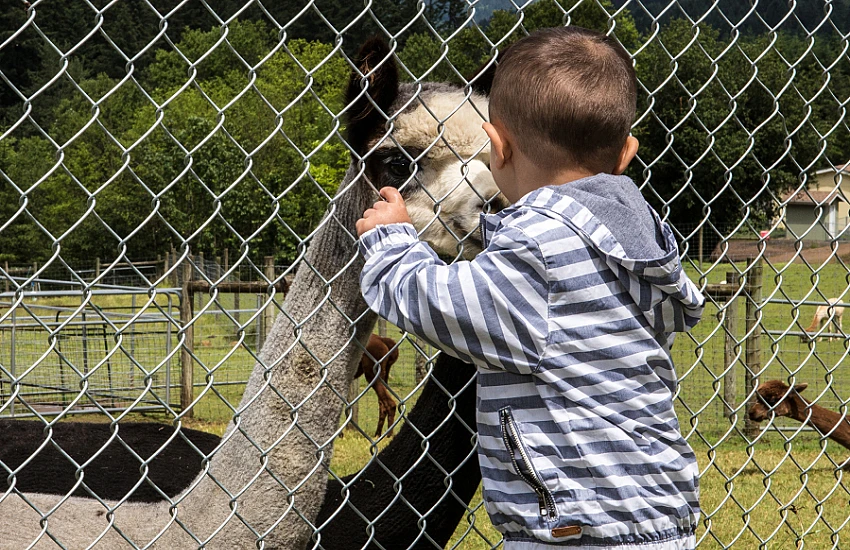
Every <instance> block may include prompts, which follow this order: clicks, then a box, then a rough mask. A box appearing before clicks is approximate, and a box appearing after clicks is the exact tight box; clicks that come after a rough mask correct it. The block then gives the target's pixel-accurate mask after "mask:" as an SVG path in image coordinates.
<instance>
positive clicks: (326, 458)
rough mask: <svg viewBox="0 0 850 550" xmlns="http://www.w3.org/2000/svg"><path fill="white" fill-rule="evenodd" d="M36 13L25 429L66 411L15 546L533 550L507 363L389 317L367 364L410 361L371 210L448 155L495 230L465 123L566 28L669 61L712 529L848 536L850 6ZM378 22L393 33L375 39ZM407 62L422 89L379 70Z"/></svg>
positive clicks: (678, 200) (13, 481) (10, 159)
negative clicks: (371, 278)
mask: <svg viewBox="0 0 850 550" xmlns="http://www.w3.org/2000/svg"><path fill="white" fill-rule="evenodd" d="M273 4H274V5H273ZM0 21H2V25H0V193H2V198H3V200H0V265H1V267H0V275H2V285H3V286H0V290H2V293H0V343H2V345H0V430H3V431H4V432H5V433H7V434H12V433H15V434H17V433H19V431H15V430H26V429H30V431H29V432H26V433H28V434H29V435H28V436H26V437H28V438H29V439H28V440H26V441H24V439H26V437H25V436H17V435H16V436H14V439H15V445H19V448H16V449H17V450H16V449H13V448H12V447H13V446H14V445H12V441H11V440H12V436H11V435H9V436H8V437H0V473H2V475H0V489H2V490H1V491H0V515H2V517H0V524H2V525H4V527H0V548H10V549H11V548H55V547H60V548H72V547H73V548H76V547H91V546H93V545H96V547H97V548H109V549H111V548H150V547H156V548H198V547H202V546H203V547H221V548H254V547H256V548H299V549H300V548H325V549H331V548H339V549H343V548H344V549H349V548H385V549H396V548H414V547H415V548H443V547H446V548H459V549H470V550H472V549H475V550H477V549H485V548H497V547H499V546H500V544H501V536H500V534H499V533H498V532H497V531H496V530H495V529H494V528H493V527H492V526H491V525H490V522H489V520H488V517H487V514H486V512H485V510H484V508H483V503H482V499H481V493H480V488H478V480H479V479H480V477H476V476H479V474H478V473H477V459H476V455H475V450H474V446H475V437H476V435H475V431H474V425H475V419H474V372H473V371H471V370H464V368H463V367H462V366H461V365H457V364H454V363H450V359H448V358H445V357H442V358H440V357H438V356H437V355H436V354H435V352H434V350H433V349H431V348H428V347H427V346H424V345H423V344H421V343H420V342H418V341H416V340H415V338H413V337H412V336H411V335H406V334H403V333H401V332H399V331H398V330H397V329H394V328H393V327H382V328H381V329H380V331H381V332H383V333H384V334H385V335H386V336H388V337H390V338H392V339H393V340H395V341H396V342H397V347H398V350H399V351H400V357H399V359H398V360H397V361H396V363H395V365H391V366H392V369H391V370H390V374H389V376H388V377H387V378H386V380H382V379H381V377H380V376H377V377H374V378H372V377H371V376H367V377H364V378H359V379H357V381H356V382H355V383H354V384H353V385H352V384H351V383H350V380H351V376H352V374H353V373H354V370H355V368H356V365H357V364H358V363H360V362H361V361H363V362H364V364H365V365H366V367H367V368H368V369H373V368H374V367H375V366H376V362H379V361H380V360H381V359H382V357H379V356H376V355H374V354H370V353H367V354H366V355H365V356H364V352H365V351H366V350H367V347H366V346H367V338H368V335H369V334H371V333H372V332H373V330H375V331H377V330H378V329H376V328H373V327H375V322H376V319H375V317H374V316H373V315H372V314H370V313H368V312H367V311H366V310H365V307H364V305H363V303H362V301H361V299H360V297H359V287H358V284H357V280H358V274H359V270H360V266H361V263H360V261H361V260H359V256H358V253H357V250H356V241H355V236H354V233H353V221H354V220H356V219H357V217H359V214H360V213H361V212H362V211H363V208H364V206H365V205H367V204H370V203H371V202H372V201H373V200H374V199H373V197H374V194H373V190H374V189H375V188H377V187H380V186H382V185H383V184H384V183H385V182H386V181H387V179H386V178H393V177H395V178H399V177H402V178H406V177H408V176H409V172H408V165H409V163H410V161H416V162H417V163H418V164H419V172H418V176H417V183H418V188H417V190H415V191H411V193H414V192H415V193H418V194H417V195H416V198H415V199H412V200H411V201H410V202H411V203H412V202H418V203H419V204H424V205H425V206H424V207H423V212H425V213H426V214H424V215H423V218H422V219H420V220H417V223H418V225H419V227H418V229H419V230H420V231H423V230H424V231H423V238H426V239H428V240H430V241H431V242H432V243H436V244H435V246H436V247H438V248H439V250H440V251H441V253H442V254H443V255H444V256H446V257H454V258H459V257H462V256H463V255H465V254H466V255H468V254H469V253H470V252H474V251H475V250H476V242H475V239H476V236H475V232H474V231H473V230H471V229H470V228H469V227H467V226H466V225H464V223H463V221H462V220H464V219H469V220H473V222H472V223H473V226H474V225H475V224H477V215H478V213H479V212H481V211H482V209H487V208H490V207H491V206H492V204H494V203H493V202H492V199H493V197H492V196H491V195H489V194H488V193H489V192H490V190H491V188H488V187H487V185H484V184H482V181H484V180H483V179H482V178H481V177H479V176H478V175H476V174H477V173H475V172H474V170H473V168H474V165H475V163H476V162H478V161H477V160H476V159H477V158H478V157H479V156H480V154H481V153H482V151H484V150H485V147H486V146H485V144H484V142H483V141H482V142H481V143H480V144H475V145H474V146H473V147H472V148H471V149H470V148H469V146H468V144H465V145H464V144H460V143H457V142H452V137H453V136H456V135H458V134H457V132H455V130H454V129H455V128H457V127H459V126H460V125H463V124H466V125H467V126H468V127H469V128H471V129H472V130H473V131H477V130H478V129H479V128H480V124H481V122H482V121H483V120H484V118H485V117H486V113H487V109H486V99H484V98H483V97H482V96H479V95H474V94H473V93H472V90H473V88H474V87H475V85H476V82H475V79H474V75H476V74H477V71H478V69H479V68H480V67H482V66H486V65H487V64H488V63H489V64H492V62H493V60H494V59H495V60H497V59H498V52H499V51H503V50H504V48H506V47H507V46H509V45H510V44H511V43H512V42H514V41H515V40H517V39H518V38H520V37H522V36H523V35H525V34H526V33H528V32H531V31H533V30H535V29H537V28H542V27H549V26H558V25H581V26H585V27H589V28H594V29H597V30H601V31H604V32H606V33H609V34H611V35H612V36H614V37H616V38H617V39H618V40H619V41H620V43H622V44H623V46H624V47H625V48H626V49H627V50H628V51H629V52H630V53H631V55H632V56H633V59H634V63H635V68H636V71H637V74H638V78H639V98H638V116H637V120H636V122H635V124H634V127H633V134H634V135H635V136H636V137H637V138H638V139H639V140H640V143H641V146H640V150H639V152H638V156H637V158H636V159H635V161H634V162H633V164H632V166H631V167H630V169H629V172H628V174H629V175H630V176H631V177H632V178H633V179H634V180H635V181H636V182H637V184H638V185H639V187H640V188H641V190H642V192H643V194H644V196H645V197H646V199H647V200H648V201H649V202H650V203H651V204H652V205H653V206H654V207H655V208H656V209H657V210H658V211H659V213H661V215H662V216H663V217H664V218H665V219H666V220H667V221H668V222H669V223H670V224H671V226H672V227H673V228H674V232H675V233H676V236H677V238H678V240H679V244H680V250H681V252H682V255H683V260H684V261H683V263H684V265H685V269H686V270H687V271H688V273H689V274H690V275H691V277H692V278H693V279H694V280H695V281H698V282H699V285H700V286H701V288H702V289H703V290H704V291H705V294H706V296H707V298H708V305H707V310H706V313H705V316H704V320H703V321H702V322H701V324H700V325H698V327H697V328H696V329H695V330H694V331H693V332H692V333H691V334H689V335H687V336H682V337H680V338H679V339H678V340H677V342H676V346H675V349H674V350H673V353H674V357H675V363H676V366H677V370H678V375H679V378H680V384H679V388H678V392H677V394H676V409H677V413H678V415H679V421H680V424H681V426H682V430H683V432H684V433H685V435H686V437H687V438H688V441H689V442H690V444H691V445H692V446H693V448H694V450H695V451H696V454H697V457H698V461H699V466H700V474H701V478H700V479H701V482H700V483H701V506H702V510H703V515H702V518H701V521H702V523H701V525H700V527H699V529H698V531H697V538H698V545H699V548H705V549H709V548H736V549H737V548H741V549H748V548H753V549H756V548H759V549H761V548H797V549H801V548H841V547H843V546H846V543H845V542H843V541H844V540H845V539H846V538H847V535H846V534H845V530H846V529H845V526H846V525H847V524H848V521H850V515H848V511H847V510H848V507H847V503H848V499H850V490H848V488H847V485H846V483H845V481H844V479H843V475H844V470H843V467H844V465H845V460H846V458H847V456H848V453H850V450H848V449H850V424H848V421H847V420H846V419H845V414H846V412H847V404H848V401H849V400H850V375H848V374H847V372H846V371H845V365H844V363H845V361H846V358H847V355H848V349H850V348H848V341H850V340H848V337H847V332H846V330H845V329H844V328H843V325H842V316H843V313H844V309H843V308H844V307H846V306H847V305H850V296H848V289H850V269H848V264H847V260H848V258H850V249H848V241H847V238H848V237H847V236H848V233H850V232H848V225H847V220H848V215H850V206H848V205H850V202H848V196H850V178H849V176H850V168H848V161H850V127H848V123H847V111H846V108H847V102H848V99H850V96H848V93H850V92H848V91H850V55H848V50H850V40H848V36H850V2H846V1H844V0H841V1H831V2H830V1H823V0H805V1H801V2H792V3H785V2H780V1H779V0H749V1H747V2H740V1H733V0H720V1H718V2H711V3H709V2H700V1H698V0H674V1H668V0H539V1H531V2H526V3H516V2H514V1H513V0H478V1H471V0H428V1H421V0H420V1H413V0H402V1H400V2H396V1H393V2H390V1H389V0H386V1H385V0H380V1H370V2H365V3H350V2H342V1H337V0H321V1H319V0H316V1H310V2H284V3H271V2H263V1H261V0H189V1H185V0H184V1H177V0H113V1H106V0H76V1H73V2H67V1H66V2H59V1H54V0H36V1H30V2H27V1H19V0H6V2H5V3H4V6H3V9H2V10H0ZM375 35H377V36H380V37H382V38H383V39H384V40H385V41H386V43H387V44H388V47H389V50H388V51H389V55H388V56H387V57H386V58H385V59H383V60H372V62H373V64H372V65H369V64H366V65H363V64H359V63H358V57H357V55H356V54H357V51H358V49H359V48H360V46H361V44H363V43H365V42H366V41H367V40H368V39H369V38H370V37H372V36H375ZM374 63H377V66H376V65H375V64H374ZM389 65H395V66H396V67H397V69H398V79H399V81H400V82H397V83H394V84H393V88H392V90H390V91H391V93H392V94H393V95H394V96H395V97H396V98H397V99H399V98H400V99H399V102H398V103H395V104H393V105H394V109H395V108H396V107H398V106H401V107H403V108H401V109H398V110H389V109H387V107H388V105H381V104H380V98H376V97H372V96H369V97H371V99H368V98H367V95H368V94H369V93H370V86H372V87H373V88H374V87H375V86H376V82H378V78H377V75H379V74H381V72H380V71H381V67H386V66H389ZM352 73H354V74H355V80H354V81H355V82H357V83H358V84H359V86H360V87H361V88H360V93H359V94H355V96H353V97H352V96H351V95H350V93H351V92H350V90H349V95H348V96H346V84H347V83H348V81H349V75H351V74H352ZM428 82H447V83H449V84H450V85H451V87H440V88H434V87H429V85H428V84H427V83H428ZM364 105H374V106H375V107H379V108H381V109H382V110H385V111H386V112H385V113H384V115H385V116H379V117H375V116H365V117H362V118H358V116H357V115H358V113H361V111H362V113H368V112H369V108H368V107H367V108H365V110H363V109H364ZM373 114H374V113H373ZM460 119H463V122H458V121H459V120H460ZM351 120H355V121H358V123H359V128H360V130H358V131H359V132H365V137H364V135H360V137H357V136H356V135H354V134H353V133H352V127H353V126H352V124H349V121H351ZM453 132H455V133H453ZM355 138H356V139H355ZM482 139H483V138H482ZM376 143H383V144H384V145H385V146H387V145H390V144H392V145H393V147H395V148H396V150H397V151H401V152H402V153H399V154H400V155H401V156H400V157H399V158H396V157H388V156H386V155H384V156H381V155H382V154H383V153H382V151H381V150H379V149H378V148H377V146H376ZM423 143H424V144H425V145H424V146H422V144H423ZM411 144H418V145H411ZM437 150H439V151H446V154H445V155H444V157H440V158H449V159H450V160H449V161H441V162H444V163H447V164H445V166H448V168H440V169H439V170H444V171H443V172H440V171H439V170H438V169H437V167H435V166H432V165H428V164H427V163H428V162H430V161H429V160H428V159H430V158H432V156H433V155H431V153H434V151H437ZM440 154H442V153H440ZM429 155H431V156H429ZM352 159H353V160H352ZM396 165H399V166H401V168H398V166H396ZM470 205H473V206H470ZM473 207H474V208H473ZM458 220H461V221H458ZM447 243H448V244H447ZM95 258H100V259H98V260H97V261H96V262H95V261H94V260H95ZM154 258H156V260H154ZM204 258H206V260H205V259H204ZM10 266H11V267H10ZM364 357H365V359H364ZM441 361H442V362H441ZM381 368H385V367H384V366H382V367H381ZM771 381H779V382H781V383H784V384H787V385H788V386H793V387H794V389H789V388H787V387H785V386H777V385H775V384H776V383H774V382H771ZM766 382H770V383H771V384H774V385H773V386H770V384H768V386H762V384H764V383H766ZM770 387H772V388H773V389H774V390H775V389H776V388H783V389H781V391H780V393H779V394H778V395H768V393H767V392H768V389H767V388H770ZM470 388H472V391H471V390H470ZM381 390H385V391H381ZM801 393H802V396H803V397H804V398H806V399H807V400H808V401H803V400H802V398H801V397H800V394H801ZM387 396H389V401H387ZM760 396H761V397H760ZM387 402H389V403H390V406H391V408H394V409H397V410H398V414H397V415H396V417H395V421H394V422H393V423H391V427H392V428H393V429H394V431H395V433H396V435H395V436H394V438H392V439H391V438H390V437H389V434H388V430H389V427H387V426H385V427H384V428H383V429H380V430H378V434H377V435H375V431H376V425H377V422H378V419H379V415H380V414H381V413H380V411H381V410H382V409H381V407H382V406H383V405H385V404H386V403H387ZM765 402H767V403H769V404H770V405H771V406H772V408H771V410H768V411H767V414H766V415H762V416H759V415H757V414H754V415H748V408H749V407H750V406H752V405H757V404H764V403H765ZM809 403H811V406H810V405H809ZM789 404H790V406H789ZM81 412H84V413H86V414H85V415H79V414H77V413H81ZM12 418H14V420H10V419H12ZM4 422H5V423H4ZM139 422H144V423H148V424H150V423H156V424H158V425H159V426H161V427H162V428H161V430H160V432H159V433H160V435H158V436H157V435H155V434H154V435H151V432H145V434H146V435H145V436H144V438H142V439H143V441H142V440H139V441H134V439H133V434H134V432H133V430H134V429H136V428H135V427H134V426H136V425H137V423H139ZM16 423H17V424H16ZM22 423H23V424H22ZM98 426H101V427H102V426H108V428H107V431H105V432H104V431H100V432H97V430H98V429H100V428H98ZM70 429H73V430H77V431H75V432H74V434H76V435H74V437H67V438H66V437H65V436H63V433H69V432H63V430H70ZM193 430H199V431H203V432H211V433H214V434H216V435H217V436H222V439H220V440H216V441H217V443H213V444H206V443H205V444H201V439H200V438H198V436H196V435H193V433H195V432H194V431H193ZM95 432H97V433H98V434H101V435H98V436H97V437H95V435H93V434H95ZM21 433H23V432H21ZM86 434H92V435H91V436H89V435H86ZM157 438H158V439H157ZM26 444H29V445H30V446H29V447H26ZM178 447H179V448H178ZM116 448H118V449H119V450H120V451H121V452H123V453H125V454H124V455H121V456H122V458H120V459H119V458H114V456H117V455H112V454H110V453H112V452H113V450H115V449H116ZM21 449H23V450H21ZM142 449H144V451H143V450H142ZM15 453H17V455H15ZM51 453H52V454H51ZM48 455H49V456H48ZM50 461H53V462H55V463H57V464H59V463H61V465H62V467H64V468H66V469H67V470H68V472H69V473H67V476H68V484H62V483H59V482H58V481H57V482H56V483H55V484H54V485H51V483H52V482H51V481H50V479H52V478H51V477H50V475H49V474H47V473H45V472H49V471H56V470H50V469H49V468H51V467H53V466H51V464H50ZM98 461H99V462H98ZM122 461H124V462H122ZM178 464H179V465H180V467H181V468H182V469H181V470H180V472H182V473H178V469H177V468H176V465H178ZM187 465H188V466H187ZM54 466H55V465H54ZM39 468H44V470H40V469H39ZM109 468H115V469H117V470H124V471H131V472H133V476H134V477H132V479H131V480H130V482H129V485H120V483H119V479H118V477H119V476H117V475H115V474H114V473H113V470H110V469H109ZM158 468H160V469H158ZM183 470H185V472H183ZM163 471H164V472H166V473H165V474H163V473H162V472H163ZM105 472H107V473H105ZM57 475H58V474H57ZM180 475H185V476H187V477H186V479H185V482H181V483H182V485H181V484H180V483H176V485H179V486H177V487H175V488H173V490H170V489H166V486H167V485H169V483H168V482H169V481H175V479H176V478H178V477H179V476H180ZM98 476H101V478H103V477H104V476H114V477H110V478H109V479H110V480H112V479H114V480H115V481H114V483H112V481H110V482H109V483H102V484H100V485H97V486H95V485H94V484H93V483H92V481H91V480H92V479H94V478H97V477H98ZM169 478H170V479H169ZM30 480H35V481H30ZM45 480H47V481H45ZM113 485H114V486H113ZM169 486H170V485H169ZM367 486H368V487H367ZM93 487H97V489H94V488H93ZM139 487H144V488H145V489H153V491H149V493H150V494H152V495H154V497H153V498H154V500H155V502H147V503H144V504H142V503H138V502H131V501H133V500H134V498H133V494H134V491H136V490H137V489H139ZM370 491H374V493H372V492H370ZM382 499H383V500H382ZM401 531H403V535H402V534H400V532H401ZM842 535H844V536H842ZM151 545H153V546H151Z"/></svg>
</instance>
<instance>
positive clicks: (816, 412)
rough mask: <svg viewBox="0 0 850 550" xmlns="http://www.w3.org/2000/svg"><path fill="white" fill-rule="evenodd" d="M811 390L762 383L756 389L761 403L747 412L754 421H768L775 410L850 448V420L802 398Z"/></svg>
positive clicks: (758, 402)
mask: <svg viewBox="0 0 850 550" xmlns="http://www.w3.org/2000/svg"><path fill="white" fill-rule="evenodd" d="M808 387H809V385H808V384H797V385H795V386H794V388H793V389H792V388H791V387H790V386H789V385H788V384H786V383H784V382H782V381H780V380H769V381H767V382H765V383H764V384H761V385H760V386H759V387H758V389H756V393H758V395H759V399H758V401H757V402H756V403H753V404H752V405H750V409H749V411H747V414H748V415H749V417H750V420H752V421H753V422H761V421H763V420H767V419H769V418H770V413H771V410H772V411H773V414H775V415H776V416H787V417H788V418H793V419H794V420H796V421H797V422H802V423H808V424H810V425H812V426H814V427H815V428H817V429H818V430H819V431H820V433H822V434H829V435H827V437H829V438H830V439H831V440H833V441H835V442H836V443H838V444H839V445H842V446H843V447H846V448H847V449H850V417H847V416H842V415H841V414H839V413H837V412H833V411H831V410H829V409H825V408H823V407H821V406H820V405H814V404H812V403H809V402H808V401H806V400H805V399H803V398H802V397H800V393H801V392H802V391H803V390H805V389H806V388H808ZM847 466H850V465H847ZM847 466H845V467H847Z"/></svg>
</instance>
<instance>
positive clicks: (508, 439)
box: [499, 407, 558, 520]
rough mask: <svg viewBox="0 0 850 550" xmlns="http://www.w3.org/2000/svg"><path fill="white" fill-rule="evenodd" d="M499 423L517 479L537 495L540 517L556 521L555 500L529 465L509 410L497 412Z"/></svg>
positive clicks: (529, 460) (528, 459) (529, 461)
mask: <svg viewBox="0 0 850 550" xmlns="http://www.w3.org/2000/svg"><path fill="white" fill-rule="evenodd" d="M499 421H500V423H501V425H502V439H503V440H504V442H505V447H506V448H507V449H508V453H509V454H510V456H511V462H512V463H513V465H514V469H515V470H516V472H517V474H518V475H519V477H521V478H522V480H523V481H525V482H526V483H528V485H529V486H530V487H531V488H532V489H533V490H534V493H535V494H536V495H537V503H538V505H539V506H540V515H541V516H543V517H548V518H549V520H554V519H556V518H557V517H558V511H557V509H556V508H555V498H554V497H553V496H552V493H551V492H550V491H549V489H547V488H546V485H544V484H543V480H542V479H540V476H539V475H538V474H537V471H536V470H535V469H534V466H533V465H532V464H531V458H530V457H529V456H528V453H527V452H526V450H525V447H524V446H523V445H522V441H521V440H520V438H519V430H518V429H517V427H516V423H515V422H514V419H513V415H511V410H510V409H509V408H507V407H505V408H504V409H500V410H499ZM517 454H519V458H520V460H517Z"/></svg>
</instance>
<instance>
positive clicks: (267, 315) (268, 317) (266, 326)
mask: <svg viewBox="0 0 850 550" xmlns="http://www.w3.org/2000/svg"><path fill="white" fill-rule="evenodd" d="M263 260H264V261H263V274H264V275H265V276H266V279H268V280H269V281H274V256H266V257H265V258H264V259H263ZM262 320H263V326H262V327H261V332H262V344H261V346H262V345H264V344H265V343H266V338H267V337H268V335H269V332H270V331H271V329H272V324H273V323H274V304H272V303H267V304H266V308H265V309H264V310H263V315H262Z"/></svg>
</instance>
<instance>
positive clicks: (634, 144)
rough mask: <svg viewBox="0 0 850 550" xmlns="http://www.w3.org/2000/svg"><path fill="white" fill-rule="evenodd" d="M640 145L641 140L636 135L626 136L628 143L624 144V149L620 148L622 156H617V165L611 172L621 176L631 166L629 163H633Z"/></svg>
mask: <svg viewBox="0 0 850 550" xmlns="http://www.w3.org/2000/svg"><path fill="white" fill-rule="evenodd" d="M639 145H640V142H639V141H638V140H637V138H636V137H634V136H629V137H627V138H626V143H625V144H624V145H623V148H622V150H620V156H619V157H617V165H616V166H615V167H614V170H613V171H612V172H611V173H612V174H614V175H615V176H619V175H620V174H622V173H623V172H625V171H626V168H628V167H629V163H631V162H632V159H633V158H635V155H636V154H637V151H638V146H639Z"/></svg>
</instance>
